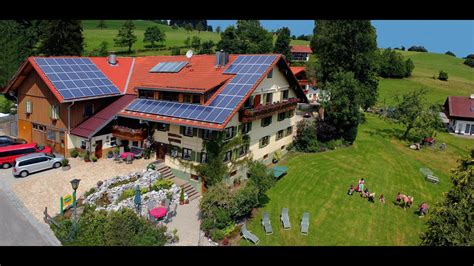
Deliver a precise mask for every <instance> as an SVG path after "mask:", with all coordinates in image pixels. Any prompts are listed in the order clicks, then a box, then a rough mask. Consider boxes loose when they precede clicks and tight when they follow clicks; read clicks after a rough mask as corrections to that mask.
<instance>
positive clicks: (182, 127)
mask: <svg viewBox="0 0 474 266" xmlns="http://www.w3.org/2000/svg"><path fill="white" fill-rule="evenodd" d="M179 134H181V135H184V126H179Z"/></svg>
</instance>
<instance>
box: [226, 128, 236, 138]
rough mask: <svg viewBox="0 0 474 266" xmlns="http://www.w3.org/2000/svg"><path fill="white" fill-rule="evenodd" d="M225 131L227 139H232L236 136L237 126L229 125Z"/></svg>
mask: <svg viewBox="0 0 474 266" xmlns="http://www.w3.org/2000/svg"><path fill="white" fill-rule="evenodd" d="M224 131H225V139H231V138H233V137H234V136H235V127H228V128H226V129H224Z"/></svg>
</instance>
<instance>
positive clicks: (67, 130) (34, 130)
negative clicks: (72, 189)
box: [4, 52, 307, 175]
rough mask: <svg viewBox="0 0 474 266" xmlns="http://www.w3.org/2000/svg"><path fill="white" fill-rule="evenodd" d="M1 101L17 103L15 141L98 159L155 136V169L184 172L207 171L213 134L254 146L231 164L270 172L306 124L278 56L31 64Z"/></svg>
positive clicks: (38, 60) (299, 97) (299, 96)
mask: <svg viewBox="0 0 474 266" xmlns="http://www.w3.org/2000/svg"><path fill="white" fill-rule="evenodd" d="M114 63H116V64H114ZM81 68H82V69H81ZM92 72H94V74H91V73H92ZM98 80H100V81H98ZM91 82H92V83H91ZM99 84H100V86H99ZM104 88H106V89H104ZM85 92H87V93H85ZM4 93H12V94H16V95H17V97H18V105H19V110H18V114H19V122H18V124H19V137H22V138H25V139H27V140H28V141H36V142H39V143H40V144H43V145H48V146H53V147H54V148H55V151H56V152H60V153H63V154H65V155H68V151H71V150H72V149H75V148H79V149H83V150H89V151H92V152H95V153H96V154H99V155H100V153H102V150H106V149H111V148H113V147H114V146H116V145H118V146H122V147H125V148H130V147H133V146H135V147H143V141H144V140H145V138H147V137H149V136H151V137H153V138H154V140H155V143H157V145H156V146H155V147H154V148H155V150H154V152H156V157H157V159H162V160H164V161H165V163H166V164H168V165H170V166H172V167H174V168H178V169H183V166H182V164H180V163H179V160H178V158H180V159H181V160H187V161H189V162H192V163H194V164H197V163H201V162H205V161H206V152H205V151H204V150H203V145H202V144H203V139H208V138H212V136H213V135H214V134H215V133H214V132H216V131H224V132H225V134H226V136H227V137H228V139H231V138H233V137H235V136H236V135H237V134H238V133H241V134H247V135H248V136H249V139H250V143H249V146H245V147H239V148H238V149H236V150H233V151H228V152H227V153H226V160H230V159H231V158H234V159H236V158H240V157H244V156H247V155H249V154H251V155H252V157H253V158H254V159H257V160H264V161H265V162H270V161H271V159H272V158H273V153H274V152H275V151H278V150H285V147H286V146H287V145H288V144H290V143H291V142H292V141H293V136H294V135H295V134H296V128H295V125H296V123H297V121H299V120H300V119H302V118H301V117H298V116H296V115H295V109H296V108H297V103H298V102H307V99H306V97H305V96H304V92H303V90H302V89H301V87H300V86H299V84H298V81H297V80H296V78H295V76H294V75H293V73H292V72H291V70H290V69H289V67H288V65H287V63H286V62H285V60H284V59H283V58H282V57H281V55H276V54H268V55H228V54H225V53H220V52H218V53H217V54H216V55H197V56H194V57H192V58H191V59H188V58H186V57H185V56H147V57H136V58H115V56H113V57H112V56H111V57H109V58H106V57H94V58H93V57H89V58H86V57H82V58H81V57H57V58H42V57H31V58H29V59H28V60H27V62H25V64H24V65H23V66H22V67H21V69H20V70H19V74H17V75H16V76H15V77H14V79H13V80H12V82H11V83H10V85H9V86H8V87H6V88H5V89H4ZM234 174H236V173H233V174H232V175H234ZM239 175H243V173H239Z"/></svg>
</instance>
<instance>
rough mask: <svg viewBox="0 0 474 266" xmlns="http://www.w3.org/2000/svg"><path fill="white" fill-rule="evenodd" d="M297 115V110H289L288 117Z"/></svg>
mask: <svg viewBox="0 0 474 266" xmlns="http://www.w3.org/2000/svg"><path fill="white" fill-rule="evenodd" d="M293 116H295V110H290V111H288V118H291V117H293Z"/></svg>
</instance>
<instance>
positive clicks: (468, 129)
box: [449, 119, 474, 135]
mask: <svg viewBox="0 0 474 266" xmlns="http://www.w3.org/2000/svg"><path fill="white" fill-rule="evenodd" d="M449 126H450V127H451V129H452V130H453V131H454V133H456V134H463V135H474V121H466V120H456V119H453V120H451V121H450V123H449Z"/></svg>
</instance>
